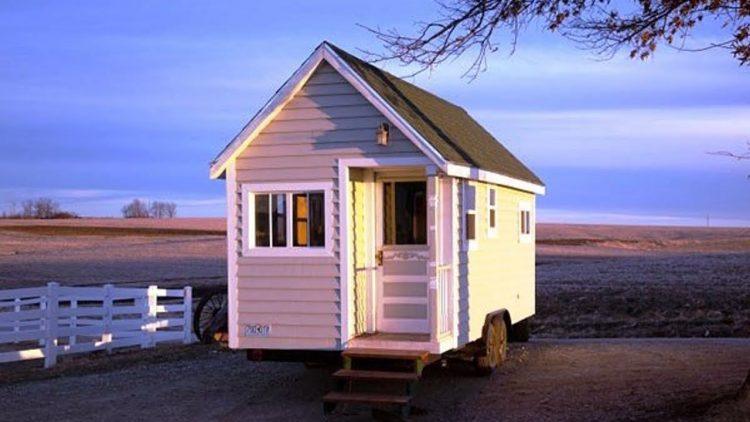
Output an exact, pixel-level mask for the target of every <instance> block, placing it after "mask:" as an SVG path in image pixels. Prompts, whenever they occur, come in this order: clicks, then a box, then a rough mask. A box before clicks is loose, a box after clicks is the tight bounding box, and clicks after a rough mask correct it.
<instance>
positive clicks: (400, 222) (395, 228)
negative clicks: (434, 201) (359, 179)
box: [383, 182, 427, 245]
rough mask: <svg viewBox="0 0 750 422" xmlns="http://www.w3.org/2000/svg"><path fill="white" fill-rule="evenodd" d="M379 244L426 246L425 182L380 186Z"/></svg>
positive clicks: (389, 183) (393, 183)
mask: <svg viewBox="0 0 750 422" xmlns="http://www.w3.org/2000/svg"><path fill="white" fill-rule="evenodd" d="M383 218H384V220H385V221H384V223H385V224H383V241H384V242H383V243H385V244H386V245H426V244H427V183H426V182H386V183H383Z"/></svg>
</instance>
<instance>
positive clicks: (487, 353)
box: [474, 315, 508, 375]
mask: <svg viewBox="0 0 750 422" xmlns="http://www.w3.org/2000/svg"><path fill="white" fill-rule="evenodd" d="M481 341H482V342H483V343H484V344H483V350H481V351H480V352H479V353H478V354H477V355H476V356H475V357H474V365H475V366H476V369H477V372H479V374H481V375H489V374H491V373H493V372H494V371H495V369H497V367H498V366H500V365H502V364H503V361H505V356H506V355H507V352H508V326H507V325H506V324H505V319H504V318H503V317H502V316H500V315H498V316H496V317H494V318H492V321H491V322H490V324H489V326H488V327H487V329H486V330H485V334H484V336H483V337H482V340H481Z"/></svg>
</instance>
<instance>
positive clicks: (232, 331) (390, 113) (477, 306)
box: [210, 42, 545, 367]
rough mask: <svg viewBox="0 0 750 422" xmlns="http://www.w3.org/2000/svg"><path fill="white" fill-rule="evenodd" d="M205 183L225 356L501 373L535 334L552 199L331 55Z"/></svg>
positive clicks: (349, 60)
mask: <svg viewBox="0 0 750 422" xmlns="http://www.w3.org/2000/svg"><path fill="white" fill-rule="evenodd" d="M467 89H468V87H467ZM210 176H211V177H212V178H214V179H224V180H225V182H226V195H227V227H228V233H227V240H228V309H229V316H228V320H229V323H228V331H229V346H230V347H231V348H234V349H246V350H248V351H249V352H250V353H256V354H257V356H258V357H262V356H272V355H273V354H274V353H277V354H278V353H282V354H284V353H285V356H299V359H300V360H305V359H306V357H309V356H312V355H313V354H314V353H317V352H332V351H334V352H341V351H346V350H348V349H354V348H360V349H362V348H366V349H368V350H384V351H387V350H400V351H423V352H425V353H429V354H431V355H440V354H442V353H445V352H447V351H452V350H457V349H460V348H462V347H464V346H466V345H468V344H480V345H483V346H484V347H483V352H480V354H479V356H480V357H481V356H484V357H485V359H484V363H482V364H483V365H485V366H491V367H494V366H495V365H496V364H497V363H499V362H498V361H499V360H501V359H502V355H501V354H502V353H503V351H502V350H499V349H500V348H504V347H505V340H506V339H507V338H508V336H509V335H515V336H516V337H519V338H523V337H525V336H527V335H528V319H529V318H530V317H531V316H532V315H533V314H534V306H535V305H534V294H535V281H534V280H535V273H534V266H535V262H534V261H535V251H534V248H535V229H534V227H535V224H534V222H535V197H536V195H540V194H544V192H545V187H544V184H543V183H542V181H541V180H540V179H539V178H538V177H537V176H536V175H534V173H533V172H532V171H530V170H529V169H528V168H527V167H526V166H525V165H524V164H523V163H521V162H520V161H519V160H518V159H517V158H516V157H515V156H513V155H512V154H511V153H510V152H509V151H508V150H507V149H506V148H505V147H504V146H503V145H501V144H500V143H499V142H498V141H497V140H496V139H495V138H494V137H493V136H492V135H491V134H490V133H489V132H487V131H486V130H485V129H484V128H483V127H482V126H481V125H480V124H479V123H477V122H476V121H475V120H474V119H473V118H472V117H471V116H469V114H468V113H467V112H466V111H465V110H464V109H462V108H461V107H459V106H457V105H454V104H452V103H450V102H448V101H445V100H443V99H441V98H439V97H437V96H435V95H433V94H431V93H429V92H427V91H425V90H423V89H421V88H419V87H417V86H414V85H413V84H410V83H408V82H406V81H404V80H401V79H399V78H397V77H395V76H393V75H391V74H389V73H387V72H385V71H383V70H381V69H379V68H377V67H375V66H372V65H370V64H368V63H366V62H364V61H362V60H360V59H358V58H356V57H354V56H353V55H350V54H348V53H347V52H345V51H343V50H341V49H339V48H337V47H336V46H334V45H332V44H330V43H327V42H324V43H322V44H321V45H320V46H318V47H317V48H316V49H315V51H314V52H313V53H312V55H310V56H309V57H308V58H307V60H305V62H304V63H303V64H302V66H301V67H300V68H299V69H297V70H296V71H295V72H294V74H293V75H292V76H291V77H290V78H289V79H288V80H287V81H286V82H285V83H284V85H283V86H282V87H281V88H280V89H279V90H278V91H277V92H276V94H275V95H274V96H273V97H272V98H271V99H270V100H269V101H268V103H266V105H265V106H264V107H263V108H262V109H261V110H260V111H259V112H258V113H257V114H256V115H255V116H254V117H253V118H252V120H250V122H249V123H248V124H247V125H246V126H245V127H244V128H243V129H242V131H241V132H240V133H239V134H238V135H237V136H236V137H235V138H234V139H233V140H232V141H231V143H229V145H227V147H226V148H225V149H224V150H223V151H222V152H221V153H220V154H219V155H218V157H217V158H216V159H215V160H214V162H213V163H212V164H211V169H210ZM480 349H482V348H480ZM294 353H297V354H296V355H294ZM487 356H490V357H492V359H489V361H488V359H487Z"/></svg>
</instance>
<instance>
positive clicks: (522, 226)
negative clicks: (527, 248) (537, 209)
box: [518, 202, 534, 243]
mask: <svg viewBox="0 0 750 422" xmlns="http://www.w3.org/2000/svg"><path fill="white" fill-rule="evenodd" d="M531 213H532V210H531V204H529V203H528V202H521V203H520V204H519V207H518V235H519V241H520V242H522V243H527V242H530V241H531V239H532V236H533V226H534V218H533V216H532V215H531Z"/></svg>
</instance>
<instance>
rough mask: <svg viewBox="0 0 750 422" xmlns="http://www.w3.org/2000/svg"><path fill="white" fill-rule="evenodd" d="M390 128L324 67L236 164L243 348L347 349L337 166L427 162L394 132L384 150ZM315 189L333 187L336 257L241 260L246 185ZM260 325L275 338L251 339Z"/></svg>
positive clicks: (334, 249) (327, 67)
mask: <svg viewBox="0 0 750 422" xmlns="http://www.w3.org/2000/svg"><path fill="white" fill-rule="evenodd" d="M385 121H386V119H385V117H384V116H382V115H381V114H380V113H379V112H378V111H377V109H375V108H374V107H373V106H372V105H371V104H370V103H369V102H368V101H367V100H366V99H365V98H364V97H363V96H362V95H360V94H359V93H358V92H357V91H356V90H355V89H354V88H353V87H352V86H350V85H349V84H348V82H346V80H345V79H344V78H343V77H341V76H340V75H339V74H338V73H337V72H336V71H335V70H334V69H333V68H332V67H330V66H329V65H327V64H323V65H321V66H320V67H319V68H318V69H317V70H316V71H315V73H314V74H313V76H312V77H311V78H310V80H309V81H308V84H307V85H306V86H305V87H304V88H303V89H302V91H301V92H300V93H298V95H297V96H295V98H293V99H292V100H291V101H290V102H289V103H288V104H287V105H286V106H285V108H284V110H282V111H281V112H280V113H279V114H278V115H277V118H276V119H275V120H274V121H272V122H271V123H270V124H269V125H268V126H267V127H266V128H265V129H264V130H263V131H262V132H261V133H260V134H259V135H258V137H257V138H256V139H254V140H253V142H252V143H251V144H250V146H249V147H248V148H247V149H245V150H244V151H243V152H242V153H241V154H240V156H239V157H238V158H237V159H236V162H235V165H236V168H237V195H238V202H237V203H238V213H237V215H238V217H237V223H238V224H237V227H238V243H239V245H238V251H240V256H239V257H238V259H237V266H238V267H237V274H238V280H237V309H238V315H237V324H239V327H238V328H239V330H238V332H239V347H240V348H278V349H319V350H330V349H339V348H340V347H341V341H340V333H341V309H342V304H341V290H340V287H341V280H340V275H341V268H340V259H339V250H340V247H339V244H338V243H339V236H340V229H339V204H338V189H339V186H338V165H337V162H338V159H339V158H350V157H351V158H361V157H382V156H389V157H390V156H403V155H409V156H414V155H421V153H420V151H419V149H418V148H417V147H415V146H414V145H413V144H412V143H411V141H409V140H408V139H407V138H406V137H405V136H404V135H403V134H402V133H400V132H399V131H398V130H397V129H396V128H395V127H393V126H392V129H391V134H390V141H389V145H388V146H380V145H377V143H376V142H375V132H376V129H377V127H378V126H379V125H380V124H381V123H383V122H385ZM310 181H330V182H333V192H332V194H333V209H332V210H330V212H331V213H332V215H333V225H334V227H327V228H326V230H330V231H331V232H330V233H332V235H333V239H334V245H333V252H334V256H332V257H303V258H294V257H274V258H270V257H247V256H241V251H242V247H241V246H242V244H241V242H242V221H243V216H242V215H243V213H242V197H241V190H242V188H241V185H242V184H243V183H275V182H280V183H284V182H310ZM326 212H329V211H328V210H326ZM254 324H268V325H270V326H271V331H270V333H269V335H268V336H267V337H253V336H245V332H244V331H245V327H246V326H248V325H254Z"/></svg>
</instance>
